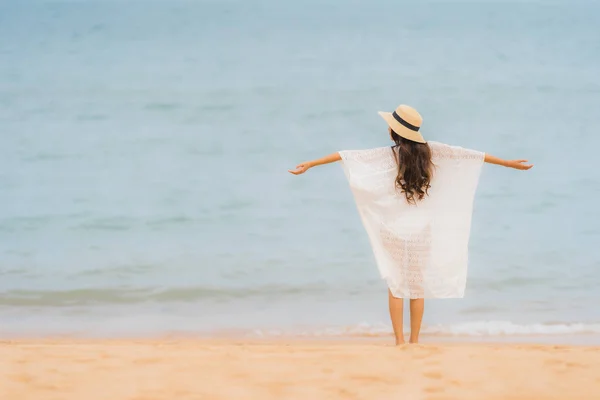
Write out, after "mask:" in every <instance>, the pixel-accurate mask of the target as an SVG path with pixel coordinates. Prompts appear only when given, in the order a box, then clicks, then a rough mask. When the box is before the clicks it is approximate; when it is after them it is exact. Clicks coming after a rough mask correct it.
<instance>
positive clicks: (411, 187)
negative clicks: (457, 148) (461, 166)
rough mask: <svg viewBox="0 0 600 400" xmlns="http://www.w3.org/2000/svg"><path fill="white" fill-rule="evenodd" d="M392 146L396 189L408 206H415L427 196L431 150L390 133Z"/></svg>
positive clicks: (431, 168) (422, 144)
mask: <svg viewBox="0 0 600 400" xmlns="http://www.w3.org/2000/svg"><path fill="white" fill-rule="evenodd" d="M391 136H392V140H393V141H394V142H395V143H396V144H395V145H394V146H392V150H393V151H394V155H395V156H396V161H397V162H398V176H397V177H396V188H398V189H400V190H401V191H402V193H404V195H405V196H406V201H408V203H409V204H416V203H417V201H418V200H423V198H424V197H425V196H426V195H428V194H429V193H428V190H429V188H430V187H431V186H430V185H429V183H430V182H431V178H432V176H433V168H434V166H433V162H432V161H431V149H430V148H429V145H428V144H427V143H417V142H413V141H412V140H408V139H405V138H403V137H402V136H400V135H398V134H397V133H396V132H394V131H393V130H392V131H391Z"/></svg>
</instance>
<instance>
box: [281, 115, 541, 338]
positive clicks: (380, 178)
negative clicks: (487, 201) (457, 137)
mask: <svg viewBox="0 0 600 400" xmlns="http://www.w3.org/2000/svg"><path fill="white" fill-rule="evenodd" d="M379 114H380V115H381V116H382V117H383V119H384V120H385V121H386V122H387V124H388V130H389V133H390V137H391V139H392V141H393V142H394V145H393V146H391V147H380V148H375V149H369V150H350V151H348V150H346V151H340V152H337V153H333V154H330V155H328V156H326V157H323V158H320V159H318V160H314V161H307V162H303V163H301V164H299V165H298V166H297V167H296V169H294V170H290V171H289V172H291V173H292V174H295V175H300V174H303V173H305V172H306V171H308V170H309V169H310V168H312V167H315V166H317V165H323V164H328V163H332V162H335V161H342V163H343V167H344V172H345V174H346V177H347V178H348V182H349V184H350V188H351V189H352V193H353V195H354V199H355V201H356V205H357V208H358V211H359V214H360V217H361V220H362V223H363V225H364V227H365V229H366V231H367V234H368V236H369V241H370V243H371V246H372V248H373V253H374V255H375V260H376V262H377V267H378V269H379V272H380V274H381V276H382V278H383V279H385V281H386V283H387V286H388V298H389V309H390V317H391V320H392V327H393V329H394V335H395V337H396V345H400V344H404V335H403V327H402V319H403V315H402V313H403V299H404V298H408V299H410V329H411V332H410V343H418V341H419V331H420V329H421V320H422V318H423V310H424V299H425V298H461V297H463V296H464V290H465V286H466V277H467V259H468V249H467V247H468V242H469V234H470V227H471V215H472V209H473V199H474V196H475V190H476V188H477V183H478V180H479V175H480V172H481V167H482V165H483V163H484V162H487V163H490V164H496V165H502V166H504V167H509V168H514V169H518V170H528V169H530V168H531V167H532V165H528V164H526V163H527V160H510V161H508V160H503V159H500V158H497V157H494V156H491V155H489V154H484V153H481V152H478V151H474V150H468V149H464V148H462V147H457V146H449V145H445V144H442V143H438V142H431V141H430V142H426V141H425V139H424V138H423V136H422V135H421V133H419V130H420V127H421V124H422V122H423V118H422V117H421V115H420V114H419V113H418V112H417V111H416V110H415V109H414V108H412V107H409V106H406V105H400V106H399V107H398V108H397V109H396V111H394V112H392V113H388V112H380V113H379Z"/></svg>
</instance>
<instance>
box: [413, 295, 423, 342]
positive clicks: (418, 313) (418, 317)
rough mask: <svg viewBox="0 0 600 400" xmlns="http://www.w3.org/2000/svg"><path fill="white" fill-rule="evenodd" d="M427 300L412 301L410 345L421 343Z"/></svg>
mask: <svg viewBox="0 0 600 400" xmlns="http://www.w3.org/2000/svg"><path fill="white" fill-rule="evenodd" d="M424 309H425V299H410V343H419V332H420V331H421V321H422V320H423V310H424Z"/></svg>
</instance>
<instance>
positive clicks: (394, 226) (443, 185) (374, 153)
mask: <svg viewBox="0 0 600 400" xmlns="http://www.w3.org/2000/svg"><path fill="white" fill-rule="evenodd" d="M428 144H429V146H430V148H431V153H432V161H433V164H434V165H435V170H434V172H433V177H432V179H431V183H430V184H431V188H430V189H429V196H427V197H425V198H424V199H423V200H421V201H417V204H416V205H412V204H409V203H408V202H407V201H406V197H405V196H404V194H403V193H401V191H400V190H399V189H396V187H395V179H396V176H397V173H398V167H397V162H396V159H395V156H394V153H393V150H392V148H391V147H380V148H375V149H368V150H345V151H340V152H339V154H340V156H341V158H342V164H343V167H344V172H345V174H346V177H347V178H348V182H349V184H350V188H351V190H352V193H353V196H354V200H355V201H356V205H357V208H358V212H359V214H360V218H361V220H362V223H363V226H364V228H365V229H366V231H367V234H368V237H369V241H370V243H371V246H372V248H373V253H374V255H375V261H376V263H377V267H378V269H379V272H380V274H381V277H382V278H383V279H385V281H386V282H387V285H388V287H389V289H390V291H391V293H392V295H393V296H394V297H398V298H411V299H416V298H460V297H463V296H464V293H465V286H466V281H467V263H468V243H469V236H470V230H471V216H472V212H473V199H474V197H475V191H476V189H477V184H478V182H479V176H480V173H481V168H482V166H483V162H484V156H485V153H482V152H479V151H474V150H468V149H464V148H462V147H457V146H449V145H446V144H442V143H438V142H428Z"/></svg>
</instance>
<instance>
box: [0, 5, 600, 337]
mask: <svg viewBox="0 0 600 400" xmlns="http://www.w3.org/2000/svg"><path fill="white" fill-rule="evenodd" d="M599 24H600V5H599V4H597V3H596V2H593V1H566V0H564V1H424V2H400V1H383V0H375V1H366V0H364V1H363V0H360V1H359V0H354V1H349V0H348V1H344V0H337V1H333V0H327V1H316V0H311V1H306V2H295V3H293V2H277V1H274V0H262V1H245V2H242V1H240V0H229V1H207V0H196V1H193V0H190V1H184V0H174V1H167V0H157V1H126V0H77V1H76V0H71V1H67V0H64V1H35V0H25V1H17V0H12V1H11V0H0V335H5V336H6V335H15V334H18V335H21V334H27V335H30V334H31V335H38V334H52V333H74V334H85V335H96V334H100V335H113V334H155V333H164V332H172V331H187V332H196V333H202V334H206V333H208V334H211V333H214V332H221V331H232V330H233V331H235V332H242V333H244V334H250V335H270V334H273V335H277V334H286V333H296V334H306V335H346V334H375V335H377V334H386V333H388V332H391V327H390V324H389V322H388V316H387V292H386V289H385V286H384V284H383V282H381V281H380V280H379V278H378V274H377V270H376V267H375V264H374V260H373V258H372V255H371V250H370V248H369V245H368V240H367V237H366V234H365V233H364V231H363V229H362V226H361V224H360V220H359V217H358V214H357V212H356V209H355V205H354V202H353V199H352V197H351V193H350V190H349V189H348V187H347V183H346V181H345V177H344V175H343V173H342V169H341V167H340V166H339V165H329V166H325V167H321V168H320V169H315V170H311V171H309V172H308V173H307V174H306V175H303V176H300V177H296V176H292V175H290V174H288V173H287V172H286V171H287V169H288V168H290V167H294V166H295V165H296V164H297V163H298V162H300V161H304V160H305V159H311V158H317V157H321V156H323V155H325V154H329V153H331V152H333V151H337V150H342V149H359V148H369V147H377V146H381V145H387V144H388V142H387V140H388V139H387V132H386V127H385V124H384V123H383V121H382V120H381V119H380V118H379V116H378V115H377V113H376V112H377V111H379V110H391V109H393V108H395V107H396V106H397V105H398V104H400V103H406V104H410V105H413V106H414V107H416V108H417V109H418V110H419V111H420V112H421V114H422V115H423V116H424V120H425V122H424V126H423V133H424V135H426V137H427V138H428V139H430V140H437V141H441V142H445V143H449V144H457V145H461V146H465V147H470V148H474V149H477V150H481V151H486V152H489V153H491V154H494V155H497V156H500V157H504V158H528V159H529V160H531V161H532V162H533V163H534V164H535V168H534V169H533V170H531V171H529V172H527V173H523V172H517V171H512V170H506V169H502V168H499V167H493V166H486V167H485V169H484V172H483V175H482V178H481V183H480V186H479V189H478V192H477V197H476V201H475V212H474V218H473V228H472V238H471V246H470V248H471V253H470V254H471V256H470V257H471V259H470V266H469V280H468V285H467V294H466V297H465V298H464V299H462V300H445V301H443V300H439V301H429V302H427V305H426V309H427V310H426V314H425V319H424V324H425V331H426V332H429V333H443V334H456V335H462V336H465V335H466V336H470V335H484V336H488V335H492V336H493V335H500V334H503V335H517V334H518V335H521V334H544V335H554V334H561V335H562V334H576V333H591V334H593V333H595V334H598V333H600V314H599V313H598V311H597V307H596V305H597V304H598V302H599V301H600V291H598V285H599V284H600V252H599V250H598V246H599V245H600V217H598V214H597V213H596V211H595V208H596V207H597V205H598V204H600V175H599V173H598V154H597V153H598V147H599V146H600V139H599V135H598V132H599V127H600V113H598V109H600V44H599V43H600V42H599V41H598V28H597V27H598V25H599Z"/></svg>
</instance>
